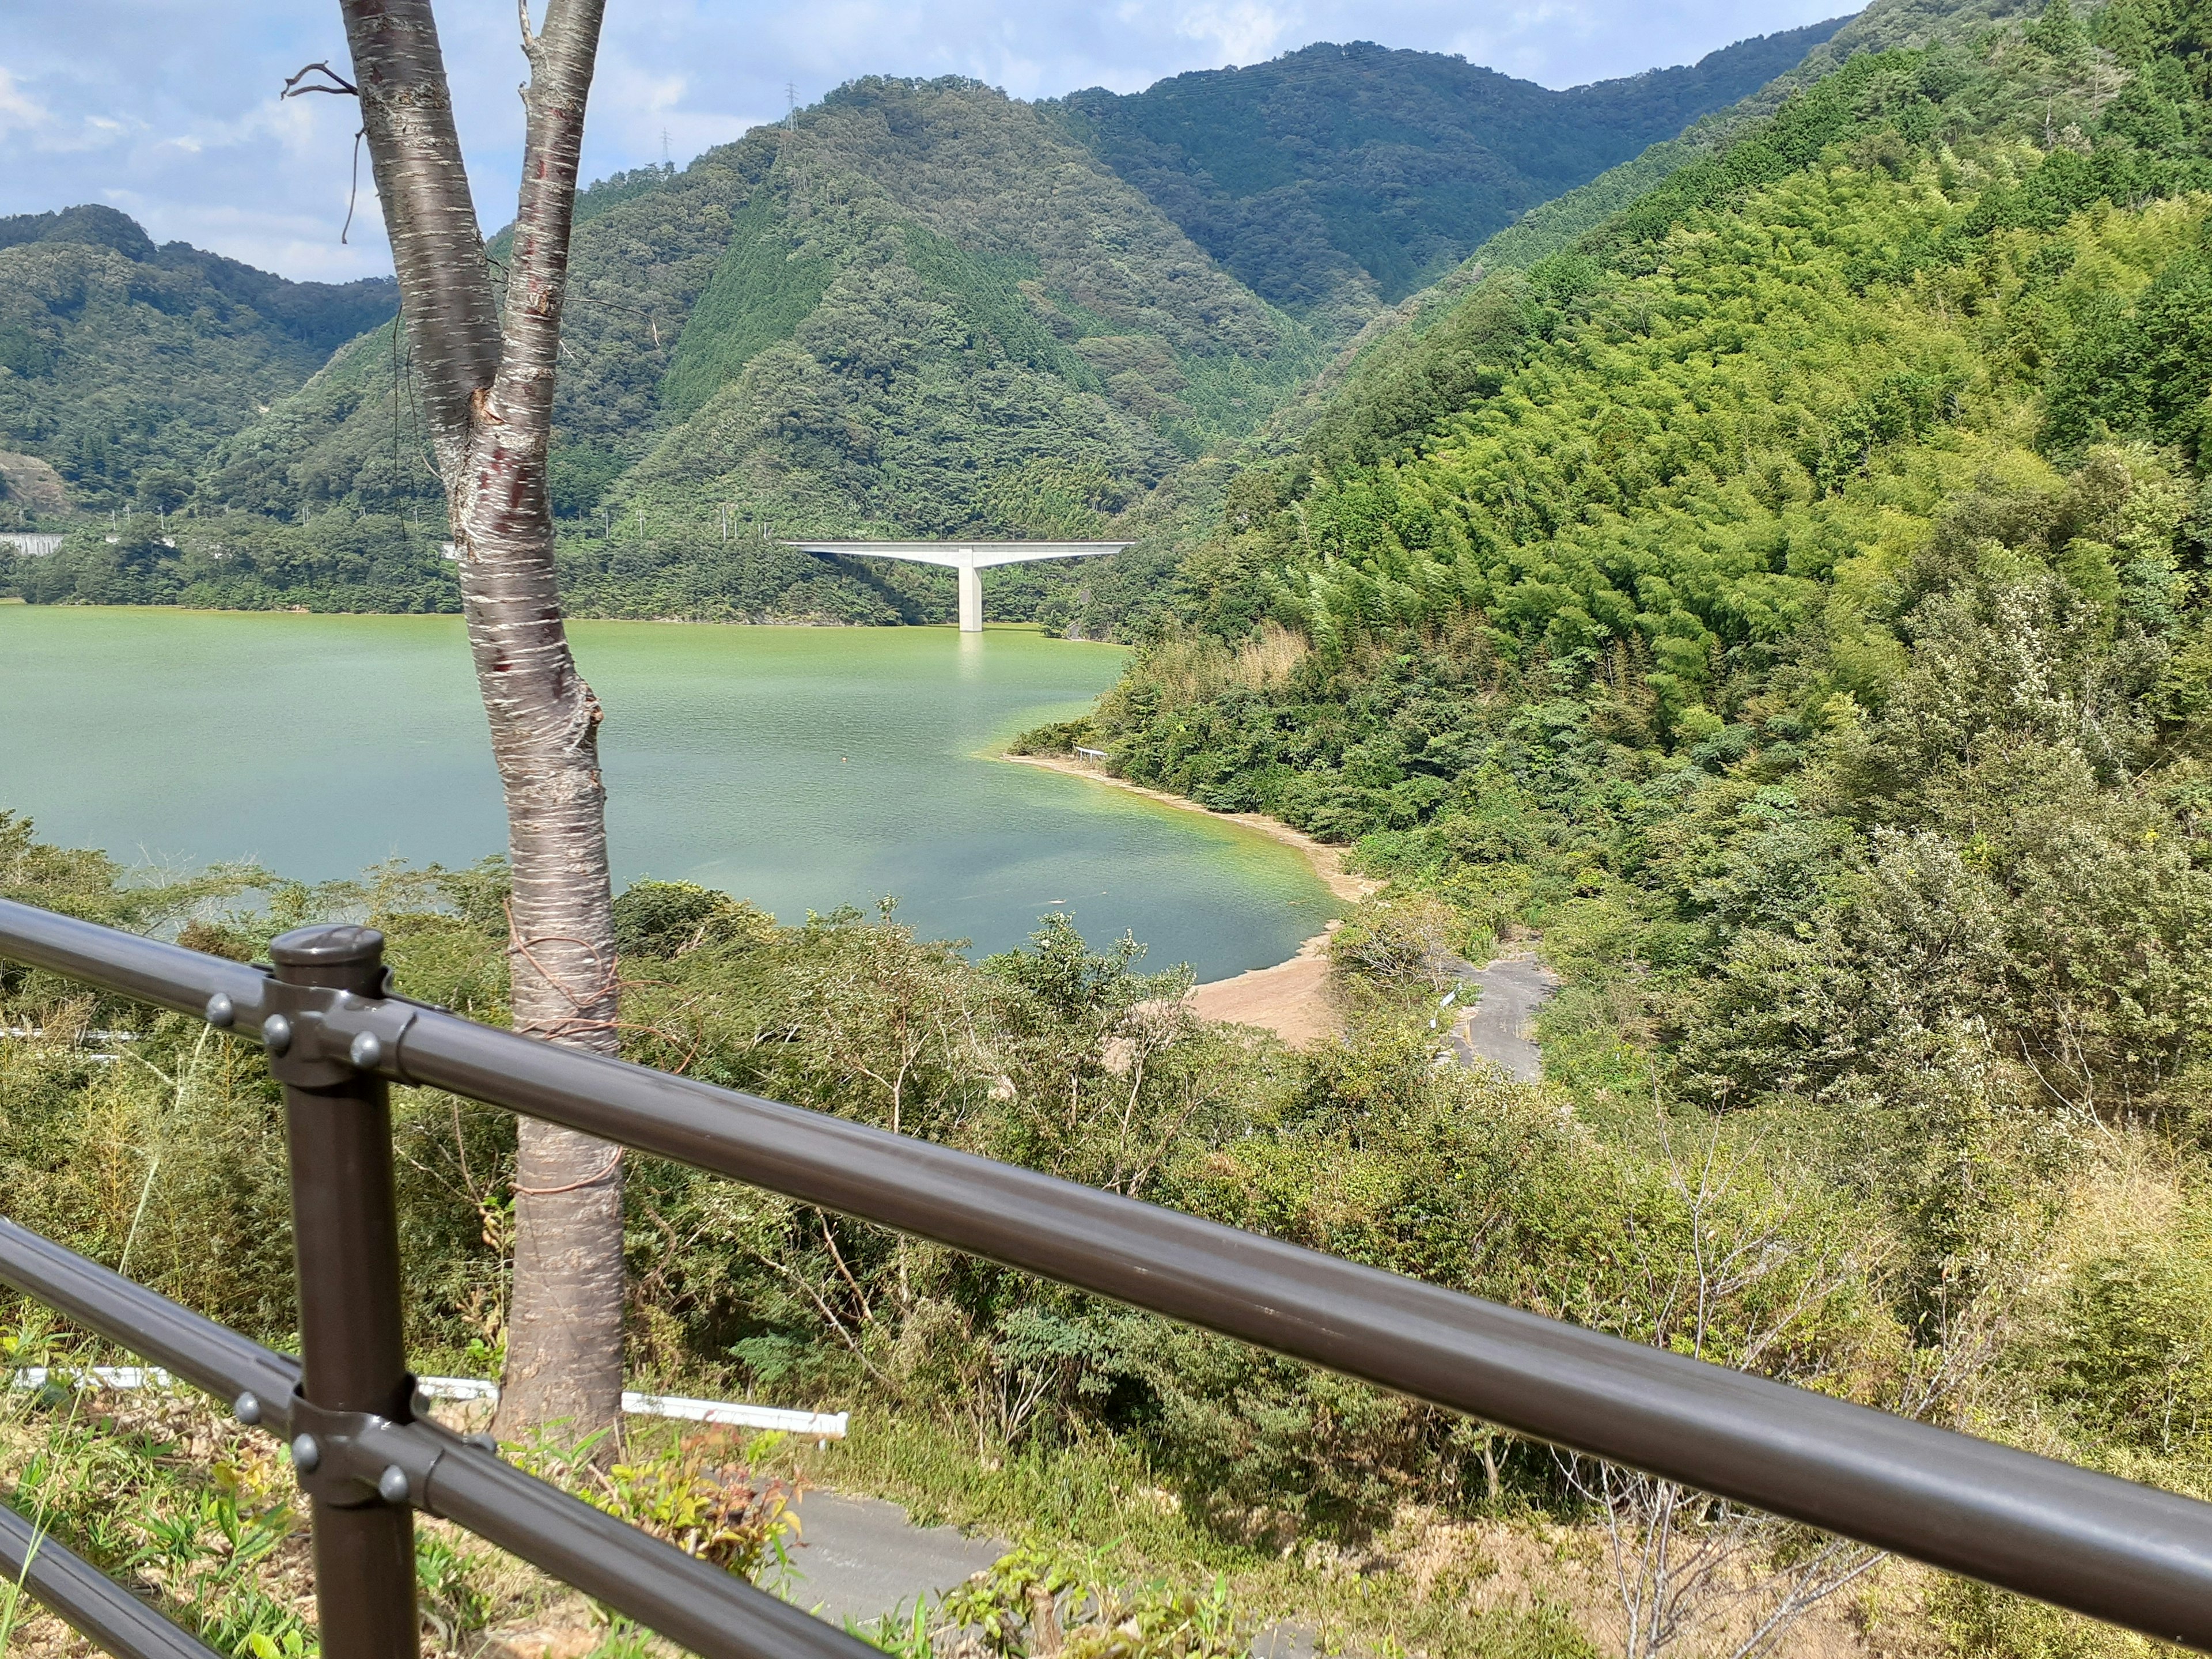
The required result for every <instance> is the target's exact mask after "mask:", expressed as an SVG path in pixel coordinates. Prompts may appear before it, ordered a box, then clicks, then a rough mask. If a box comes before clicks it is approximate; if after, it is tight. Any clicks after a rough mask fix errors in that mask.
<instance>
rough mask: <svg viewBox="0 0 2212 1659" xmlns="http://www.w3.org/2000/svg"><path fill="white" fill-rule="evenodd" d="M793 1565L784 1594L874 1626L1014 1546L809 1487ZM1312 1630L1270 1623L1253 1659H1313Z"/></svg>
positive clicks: (875, 1501) (835, 1616)
mask: <svg viewBox="0 0 2212 1659" xmlns="http://www.w3.org/2000/svg"><path fill="white" fill-rule="evenodd" d="M799 1523H800V1536H801V1537H802V1538H803V1539H804V1540H805V1543H804V1544H803V1545H802V1546H801V1547H799V1549H797V1550H794V1551H793V1553H792V1564H793V1566H794V1567H796V1568H797V1569H798V1571H796V1572H794V1573H793V1575H792V1579H791V1582H790V1583H787V1584H786V1585H785V1586H784V1587H783V1598H784V1600H785V1601H793V1602H796V1603H797V1604H798V1605H799V1606H800V1607H806V1608H808V1609H810V1610H811V1611H812V1612H813V1613H815V1614H816V1616H817V1617H819V1618H823V1619H826V1620H829V1622H830V1623H831V1624H833V1625H836V1624H842V1623H843V1622H844V1621H845V1620H848V1619H850V1620H854V1622H855V1623H858V1624H861V1625H870V1624H873V1623H874V1622H875V1621H876V1620H878V1619H880V1618H882V1617H883V1616H884V1614H885V1613H896V1612H898V1611H901V1610H902V1609H911V1608H912V1607H913V1606H914V1604H915V1601H916V1600H918V1599H927V1601H930V1602H932V1603H934V1602H935V1601H936V1599H937V1598H938V1597H939V1596H940V1595H944V1594H945V1591H947V1590H949V1589H952V1588H953V1587H954V1586H955V1585H957V1584H958V1583H962V1582H963V1581H964V1580H965V1579H966V1578H967V1577H968V1576H969V1574H970V1573H974V1572H980V1571H982V1570H983V1569H984V1568H985V1567H987V1566H989V1565H991V1563H993V1562H994V1561H995V1560H997V1559H999V1558H1000V1556H1002V1555H1004V1554H1005V1553H1006V1552H1007V1551H1008V1550H1009V1549H1011V1548H1012V1545H1011V1544H1008V1543H1006V1541H1003V1540H1001V1539H997V1538H984V1537H975V1538H970V1537H968V1536H965V1535H963V1534H962V1533H960V1532H959V1531H958V1530H957V1528H952V1527H917V1526H915V1525H914V1524H913V1523H912V1522H909V1521H908V1519H907V1518H906V1511H905V1510H902V1509H901V1508H900V1507H899V1506H898V1505H897V1504H889V1503H885V1502H884V1501H883V1500H882V1499H881V1498H848V1497H846V1496H845V1495H844V1494H843V1493H842V1492H807V1493H805V1494H804V1495H802V1496H801V1498H799ZM1314 1651H1315V1648H1314V1638H1313V1633H1312V1632H1310V1631H1309V1630H1307V1629H1306V1628H1305V1627H1304V1626H1301V1625H1297V1624H1293V1623H1281V1624H1270V1625H1267V1626H1265V1627H1263V1628H1262V1629H1261V1631H1260V1632H1258V1634H1257V1635H1256V1636H1255V1638H1253V1642H1252V1659H1312V1656H1313V1654H1314Z"/></svg>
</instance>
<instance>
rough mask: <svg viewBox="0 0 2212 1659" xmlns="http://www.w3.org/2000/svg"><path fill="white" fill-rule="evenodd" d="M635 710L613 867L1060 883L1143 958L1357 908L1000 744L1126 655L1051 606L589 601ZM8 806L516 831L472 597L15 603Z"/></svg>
mask: <svg viewBox="0 0 2212 1659" xmlns="http://www.w3.org/2000/svg"><path fill="white" fill-rule="evenodd" d="M574 637H575V646H576V654H577V657H578V659H579V660H580V663H581V665H582V667H583V670H584V672H585V674H586V678H589V679H590V680H591V682H592V686H593V687H594V689H596V690H597V691H598V692H599V697H600V700H601V702H603V703H604V704H605V707H606V711H607V723H606V726H605V728H604V729H603V732H602V735H601V739H600V747H601V755H602V757H603V760H604V763H605V769H606V775H607V787H608V793H609V801H608V809H607V818H608V833H609V837H610V840H611V847H612V854H613V859H614V866H615V877H616V882H617V885H618V886H619V885H620V884H623V883H625V882H628V881H629V880H632V879H634V878H637V877H640V876H647V875H649V876H654V877H658V878H663V879H671V880H678V879H680V880H690V881H697V882H702V883H705V884H708V885H710V886H714V887H720V888H723V889H726V890H728V891H730V892H732V893H735V894H738V895H739V896H743V897H746V898H750V899H751V900H753V901H754V902H756V903H758V904H760V905H762V906H763V908H767V909H769V910H772V911H774V912H775V914H776V915H778V916H780V917H781V918H782V919H784V920H785V921H799V920H802V919H803V918H804V917H805V914H806V913H807V911H809V910H810V909H811V910H816V911H823V910H828V909H830V908H834V907H836V906H837V905H839V904H844V903H852V904H859V905H862V906H872V904H873V903H874V902H875V901H876V900H877V899H878V898H880V897H883V896H888V895H896V896H897V897H898V899H899V900H900V907H899V915H900V918H901V920H902V921H906V922H907V923H908V924H909V925H911V926H913V927H915V928H916V929H918V930H919V931H920V932H921V933H923V934H925V935H926V936H928V937H933V938H940V939H955V938H957V939H971V940H973V941H974V943H975V945H976V946H977V947H978V948H981V949H985V950H996V949H1002V948H1005V947H1006V946H1008V945H1012V944H1015V943H1017V942H1018V941H1019V940H1021V939H1024V938H1025V937H1026V936H1027V935H1028V933H1030V931H1031V930H1032V929H1033V928H1034V927H1036V919H1037V917H1038V916H1039V915H1042V914H1044V913H1045V912H1047V911H1048V910H1053V909H1064V910H1066V911H1067V912H1068V913H1069V914H1070V915H1073V917H1074V918H1075V921H1076V922H1077V925H1078V926H1079V927H1081V928H1082V930H1083V932H1084V933H1085V935H1086V936H1087V937H1089V938H1091V939H1092V940H1093V941H1094V942H1103V941H1104V940H1106V939H1112V938H1115V937H1118V936H1119V935H1120V934H1121V933H1122V931H1123V930H1124V929H1127V930H1128V931H1129V932H1131V933H1134V934H1135V935H1136V936H1137V938H1138V939H1141V940H1143V941H1145V943H1146V945H1148V946H1150V951H1149V953H1148V955H1147V957H1146V965H1147V966H1150V967H1155V968H1160V967H1166V966H1168V965H1170V964H1172V963H1178V962H1188V963H1190V964H1191V965H1192V966H1193V967H1194V968H1195V969H1197V970H1198V972H1199V975H1200V977H1201V978H1208V979H1211V978H1218V977H1220V976H1222V975H1227V974H1233V973H1237V972H1239V971H1241V970H1243V969H1247V968H1252V967H1257V966H1261V965H1262V964H1265V963H1273V962H1279V961H1281V960H1282V959H1283V958H1284V957H1287V956H1288V955H1290V954H1291V951H1293V950H1294V949H1295V948H1296V947H1297V942H1298V941H1299V940H1300V939H1304V938H1307V937H1309V936H1310V935H1311V934H1313V933H1317V932H1319V931H1320V928H1321V924H1322V921H1323V920H1325V919H1326V918H1327V917H1328V915H1331V914H1332V910H1331V902H1330V898H1329V896H1328V892H1327V890H1325V889H1324V888H1323V887H1322V884H1321V883H1320V882H1319V880H1318V879H1317V878H1316V877H1315V876H1314V874H1313V872H1311V870H1310V868H1308V866H1306V864H1305V862H1304V860H1303V859H1302V858H1300V857H1299V856H1298V855H1297V854H1296V853H1294V852H1292V851H1291V849H1289V848H1285V847H1283V846H1281V845H1279V844H1278V843H1276V842H1273V841H1270V840H1267V838H1265V837H1263V836H1258V835H1255V834H1254V833H1253V832H1251V831H1250V830H1248V829H1243V828H1242V827H1241V826H1238V825H1236V824H1231V823H1222V822H1218V821H1216V820H1212V819H1209V818H1206V817H1203V816H1201V815H1200V814H1198V813H1194V812H1188V811H1177V810H1176V809H1174V808H1170V807H1165V806H1162V805H1158V804H1156V803H1153V802H1150V801H1146V800H1145V799H1142V798H1141V797H1138V796H1133V795H1131V794H1128V793H1125V792H1123V791H1121V790H1117V789H1112V788H1109V787H1103V786H1102V785H1098V784H1095V783H1090V782H1086V781H1084V780H1082V779H1079V778H1071V777H1066V776H1061V775H1055V774H1053V773H1049V772H1045V771H1042V770H1040V769H1036V768H1033V767H1024V766H1015V765H1009V764H1007V763H1004V762H1000V761H994V760H990V759H987V758H985V751H986V750H988V749H989V748H990V747H991V746H992V745H994V744H996V743H999V742H1002V741H1003V740H1004V739H1005V738H1006V737H1008V736H1010V735H1012V733H1013V732H1017V731H1019V730H1021V729H1022V728H1023V727H1024V726H1031V725H1035V724H1036V723H1038V722H1039V721H1041V720H1049V719H1055V718H1066V716H1068V715H1070V714H1074V713H1076V712H1078V711H1079V710H1080V709H1081V708H1084V707H1085V706H1086V705H1087V704H1088V703H1089V702H1090V701H1091V699H1092V698H1093V697H1095V696H1097V694H1098V693H1099V692H1100V691H1102V690H1104V689H1105V687H1106V686H1107V685H1109V684H1110V683H1111V682H1112V681H1113V679H1114V677H1115V674H1116V673H1118V672H1119V671H1120V668H1121V660H1122V655H1123V653H1121V651H1120V650H1118V649H1116V648H1115V647H1108V646H1098V645H1085V644H1078V643H1072V642H1066V641H1054V640H1047V639H1044V638H1042V637H1041V636H1039V635H1036V634H1033V633H1029V632H1026V631H1017V630H997V629H994V630H992V631H991V632H989V633H987V634H984V635H980V636H978V635H959V634H957V633H955V632H953V631H952V630H951V629H934V628H932V629H864V628H840V629H808V628H735V627H677V626H666V625H660V624H654V623H578V624H576V625H575V628H574ZM0 809H5V810H9V811H15V812H18V813H22V814H27V815H28V816H30V817H33V818H34V819H36V820H37V823H38V827H39V833H40V838H41V839H42V840H47V841H52V842H58V843H61V844H64V845H69V846H85V847H102V848H106V849H107V850H108V851H109V852H110V853H111V854H114V855H115V856H116V857H118V858H119V859H122V860H126V861H129V862H139V861H143V860H161V861H168V862H174V863H180V864H188V865H199V864H206V863H211V862H215V861H217V860H228V859H243V858H253V859H258V860H260V861H261V862H262V863H263V864H264V865H265V866H267V867H268V868H270V869H271V870H274V871H276V872H280V873H282V874H284V875H287V876H291V877H296V878H302V879H306V880H311V881H312V880H325V879H328V878H333V877H338V876H346V875H352V874H355V873H357V872H360V871H361V870H362V869H363V868H365V867H367V866H369V865H371V864H374V863H377V862H379V861H380V860H386V859H390V858H401V859H405V860H410V861H411V862H414V863H418V864H419V863H428V862H430V861H432V860H435V861H438V862H441V863H444V864H447V865H453V864H464V863H467V862H470V861H471V860H475V859H477V858H479V857H481V856H482V855H483V854H486V853H491V852H496V851H499V850H501V848H503V847H504V846H505V844H506V833H505V826H504V820H503V818H502V816H501V810H500V799H499V787H498V779H497V775H496V774H495V772H494V770H493V769H492V763H491V756H490V749H489V742H488V740H487V738H486V737H485V734H484V727H483V713H482V711H481V709H480V708H478V707H477V701H476V690H475V684H474V681H473V679H472V678H471V672H470V667H469V659H468V653H467V650H466V647H465V645H464V643H463V640H462V635H461V627H460V623H459V619H458V618H455V617H307V616H295V615H291V614H289V613H284V614H258V613H222V612H180V611H151V610H94V609H75V608H47V607H43V606H26V605H4V606H0Z"/></svg>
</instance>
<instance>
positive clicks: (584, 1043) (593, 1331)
mask: <svg viewBox="0 0 2212 1659" xmlns="http://www.w3.org/2000/svg"><path fill="white" fill-rule="evenodd" d="M340 9H341V11H342V12H343V15H344V17H345V24H346V35H347V40H348V43H349V46H351V48H352V52H353V65H354V80H355V82H356V86H357V87H358V88H359V92H360V96H361V109H362V130H363V131H364V133H365V134H366V136H367V141H368V150H369V156H370V161H371V164H372V166H373V167H374V174H375V179H376V190H377V196H378V197H379V199H380V203H381V204H382V206H383V210H384V216H385V224H386V228H387V229H388V231H389V233H390V235H391V240H392V264H393V266H394V269H395V270H397V272H398V278H399V292H400V298H401V305H402V315H403V317H404V321H405V327H406V329H407V337H408V343H409V344H410V347H411V349H412V350H413V355H414V359H415V362H416V370H417V373H418V374H419V375H420V376H421V380H422V398H423V409H424V415H425V417H426V420H427V423H428V426H429V428H430V436H431V443H432V447H433V449H434V451H435V454H436V456H437V461H438V471H439V474H440V477H441V481H442V482H443V483H444V485H445V489H446V499H447V513H448V520H449V523H450V526H451V531H452V534H453V542H454V544H455V547H456V548H457V550H459V555H460V581H461V594H462V601H463V605H464V608H465V611H466V614H467V620H468V636H469V649H470V651H471V653H472V655H473V656H474V658H475V659H476V670H477V689H478V690H479V691H480V692H481V693H482V694H483V705H484V714H485V715H486V717H487V719H488V720H489V723H490V727H491V741H492V752H493V755H494V756H495V758H496V760H497V762H498V764H499V774H500V781H501V786H502V787H503V788H504V790H505V793H506V798H507V853H508V856H509V858H510V860H511V861H512V864H513V879H514V889H513V900H512V902H511V904H510V907H509V916H510V931H509V939H508V959H509V963H510V966H511V968H512V970H513V1013H514V1029H515V1030H518V1031H522V1032H526V1033H528V1034H530V1035H532V1036H539V1037H543V1038H545V1039H547V1040H548V1041H550V1042H565V1043H570V1044H573V1045H574V1046H576V1047H579V1048H591V1049H594V1050H597V1051H599V1052H600V1053H605V1054H611V1053H613V1052H615V1050H616V1048H617V1026H616V1024H615V1019H616V983H615V957H614V923H613V916H612V913H611V890H610V886H609V878H608V872H607V842H606V811H605V804H606V792H605V787H604V785H603V784H602V782H601V781H600V776H599V721H600V710H599V700H598V699H597V698H596V697H595V696H592V689H591V687H590V686H588V685H586V684H585V683H584V680H583V678H582V677H581V676H580V675H579V674H578V673H577V671H576V665H575V659H574V657H573V655H572V654H571V653H570V652H569V648H568V633H567V630H566V629H565V628H564V627H563V626H562V618H561V603H560V596H559V593H558V592H557V591H556V584H555V577H554V560H553V520H552V513H551V508H550V501H549V499H548V496H547V493H546V456H547V450H548V447H549V445H550V440H551V435H552V417H553V375H554V366H555V356H556V353H557V351H558V350H559V348H560V337H561V310H562V299H563V297H564V294H565V289H566V285H567V279H568V239H569V230H570V227H571V222H572V219H573V216H574V206H575V199H576V168H577V162H578V158H579V155H580V150H581V147H582V143H583V133H584V106H585V100H586V96H587V95H588V94H589V92H590V90H591V83H592V65H593V62H594V60H595V58H596V57H597V55H598V51H599V24H600V19H601V15H602V14H603V12H604V9H605V4H604V0H550V6H549V9H548V10H547V12H546V15H545V21H544V28H543V29H542V30H541V31H540V32H539V33H536V34H532V32H531V25H530V14H529V9H528V0H521V4H520V8H519V9H520V27H521V31H522V46H523V52H524V54H525V56H526V58H528V60H529V64H530V80H529V82H528V84H527V85H526V86H525V87H524V88H523V89H522V99H523V106H524V109H525V111H526V116H527V123H528V125H527V137H526V144H525V148H524V153H523V170H522V191H521V198H520V203H519V204H518V206H517V209H516V212H515V222H514V238H513V249H512V251H511V253H510V257H509V262H508V264H507V271H506V301H505V305H504V307H501V306H500V305H499V304H498V303H497V302H496V298H495V287H494V283H493V273H492V270H491V266H490V262H489V259H488V258H486V255H485V251H484V245H483V238H482V235H481V234H480V232H479V230H478V228H477V216H476V208H475V204H474V203H473V201H472V200H471V197H470V194H469V185H468V177H467V174H466V173H465V171H464V169H463V167H462V160H461V149H460V141H459V137H458V135H457V134H456V132H455V131H454V126H453V102H452V99H451V96H450V94H449V93H448V91H447V80H446V70H445V62H444V58H443V55H442V53H441V51H440V49H439V45H438V31H437V24H436V21H435V18H434V16H433V15H432V12H431V4H430V0H340ZM514 1193H515V1244H514V1264H513V1291H512V1297H511V1301H510V1305H509V1310H508V1316H507V1372H506V1376H505V1377H504V1379H503V1383H504V1386H503V1389H502V1392H501V1401H500V1408H499V1415H498V1418H497V1420H496V1425H495V1426H496V1429H497V1431H498V1432H499V1433H501V1435H502V1436H506V1437H510V1438H511V1437H515V1436H517V1435H518V1434H520V1433H521V1432H523V1431H526V1430H528V1429H531V1428H534V1427H538V1426H541V1425H550V1424H555V1423H565V1425H567V1430H568V1432H571V1433H584V1432H588V1431H596V1430H599V1429H605V1428H611V1427H613V1426H615V1425H617V1423H618V1422H619V1413H620V1410H621V1403H622V1364H623V1329H622V1317H623V1249H622V1246H623V1237H622V1220H623V1214H622V1165H621V1155H620V1152H619V1149H617V1148H615V1147H612V1146H608V1145H606V1144H605V1142H603V1141H598V1140H593V1139H591V1138H589V1137H588V1136H585V1135H580V1134H577V1133H574V1131H571V1130H568V1129H561V1128H556V1127H552V1126H550V1125H548V1124H543V1123H538V1122H534V1121H531V1120H530V1119H527V1118H526V1119H524V1120H523V1121H522V1125H521V1144H520V1151H519V1153H518V1156H517V1158H516V1162H515V1179H514Z"/></svg>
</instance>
